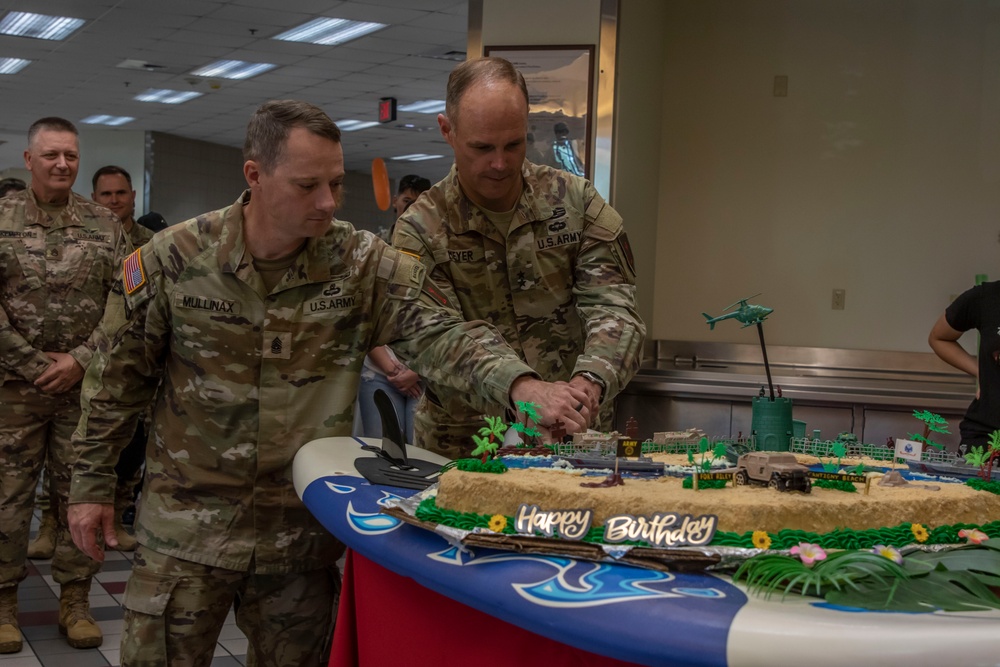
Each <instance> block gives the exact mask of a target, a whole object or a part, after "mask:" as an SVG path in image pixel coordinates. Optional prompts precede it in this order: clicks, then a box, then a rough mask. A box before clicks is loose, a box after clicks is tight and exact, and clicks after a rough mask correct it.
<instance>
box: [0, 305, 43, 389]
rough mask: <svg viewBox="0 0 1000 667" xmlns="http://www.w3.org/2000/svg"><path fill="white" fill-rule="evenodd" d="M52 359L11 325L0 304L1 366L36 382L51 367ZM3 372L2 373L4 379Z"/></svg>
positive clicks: (8, 371) (0, 378)
mask: <svg viewBox="0 0 1000 667" xmlns="http://www.w3.org/2000/svg"><path fill="white" fill-rule="evenodd" d="M51 363H52V360H51V359H49V357H48V356H46V354H45V353H44V352H42V351H41V350H38V349H35V348H34V347H32V346H31V344H30V343H28V341H27V340H25V338H24V336H22V335H21V334H20V333H18V331H17V330H16V329H15V328H14V327H13V326H12V325H11V323H10V318H9V317H8V316H7V311H5V310H4V309H3V306H0V368H3V370H5V371H6V372H7V373H12V374H14V375H18V376H20V377H23V378H24V379H25V380H28V381H29V382H34V381H35V380H37V379H38V376H39V375H41V374H42V372H44V371H45V369H46V368H48V367H49V364H51ZM2 378H3V374H0V381H2Z"/></svg>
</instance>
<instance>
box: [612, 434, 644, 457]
mask: <svg viewBox="0 0 1000 667" xmlns="http://www.w3.org/2000/svg"><path fill="white" fill-rule="evenodd" d="M617 455H618V456H623V457H626V458H630V457H633V456H634V457H639V456H642V444H641V443H640V442H639V441H638V440H636V439H635V438H618V454H617Z"/></svg>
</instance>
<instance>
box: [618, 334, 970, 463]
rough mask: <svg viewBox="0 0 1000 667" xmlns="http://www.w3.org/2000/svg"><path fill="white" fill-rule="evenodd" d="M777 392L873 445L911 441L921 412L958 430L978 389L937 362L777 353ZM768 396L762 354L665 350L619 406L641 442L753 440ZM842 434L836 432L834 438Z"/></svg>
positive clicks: (802, 411) (671, 344)
mask: <svg viewBox="0 0 1000 667" xmlns="http://www.w3.org/2000/svg"><path fill="white" fill-rule="evenodd" d="M767 352H768V361H769V363H770V367H771V376H772V378H771V379H772V383H773V384H774V386H775V391H777V388H778V387H780V390H781V394H782V395H783V396H785V397H786V398H791V399H793V401H794V404H795V412H794V417H795V418H796V419H799V420H803V421H805V422H806V424H807V426H806V427H807V429H809V430H812V429H814V428H819V429H821V431H823V435H824V437H825V436H827V435H829V436H831V437H832V436H835V435H836V434H837V433H839V432H840V431H851V432H853V433H855V434H856V435H857V436H858V437H859V438H862V440H864V441H865V442H873V443H877V444H881V443H883V442H885V439H886V438H888V437H906V435H907V434H908V433H912V432H914V431H916V430H917V429H918V428H919V427H921V424H920V423H919V422H917V421H916V420H915V419H914V418H913V417H912V412H913V410H918V409H919V410H930V411H932V412H937V413H938V414H941V415H942V416H944V417H945V418H946V419H948V420H949V422H950V426H951V431H952V434H951V436H950V437H949V436H942V437H941V438H939V439H938V441H939V442H943V443H945V444H948V445H950V446H957V444H958V435H957V433H958V422H959V421H960V420H961V417H962V415H963V414H964V412H965V409H966V408H967V407H968V405H969V402H970V401H971V400H972V398H973V397H974V395H975V382H974V380H973V379H972V378H971V377H969V376H967V375H965V374H964V373H961V372H960V371H958V370H957V369H954V368H952V367H951V366H948V365H947V364H945V363H944V362H942V361H941V360H940V359H938V358H937V357H936V356H935V355H934V354H933V353H930V352H928V353H918V352H881V351H871V350H842V349H833V348H813V347H788V346H769V347H768V349H767ZM762 388H763V389H764V391H765V392H766V391H767V377H766V373H765V371H764V363H763V358H762V355H761V350H760V346H758V345H747V344H732V343H696V342H687V341H656V342H655V343H654V345H653V355H652V358H647V361H646V363H645V364H644V365H643V367H642V369H641V370H640V372H639V373H638V375H636V377H635V378H634V379H633V380H632V382H631V383H630V384H629V386H628V387H626V389H625V391H624V392H622V394H621V395H620V396H619V399H618V411H617V424H618V426H619V430H621V428H622V427H623V426H624V422H625V420H627V419H628V418H629V417H632V416H634V417H636V419H637V420H638V422H639V428H640V436H642V437H646V435H647V434H651V433H652V432H653V431H661V430H679V429H684V428H688V427H693V426H697V427H700V428H702V429H704V430H705V431H706V432H707V433H709V434H711V435H731V436H735V435H738V434H739V432H742V433H744V434H746V433H749V429H750V398H751V397H753V396H756V395H757V394H758V393H759V392H760V391H761V389H762ZM833 430H835V431H836V432H831V431H833Z"/></svg>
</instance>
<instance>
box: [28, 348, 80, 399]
mask: <svg viewBox="0 0 1000 667" xmlns="http://www.w3.org/2000/svg"><path fill="white" fill-rule="evenodd" d="M45 354H46V355H47V356H48V357H49V358H50V359H52V363H51V364H49V367H48V368H46V369H45V370H44V371H42V374H41V375H39V376H38V379H37V380H35V386H36V387H38V388H39V389H41V390H42V391H44V392H46V393H49V394H61V393H63V392H66V391H69V390H70V389H72V388H73V387H75V386H76V383H78V382H79V381H80V380H82V379H83V366H81V365H80V364H79V363H77V361H76V359H74V358H73V356H72V355H69V354H66V353H65V352H46V353H45Z"/></svg>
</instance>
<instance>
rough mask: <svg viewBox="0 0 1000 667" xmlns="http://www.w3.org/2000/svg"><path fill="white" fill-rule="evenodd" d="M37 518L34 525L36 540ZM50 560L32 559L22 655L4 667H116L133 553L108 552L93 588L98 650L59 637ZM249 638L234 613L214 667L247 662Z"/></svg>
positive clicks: (22, 592)
mask: <svg viewBox="0 0 1000 667" xmlns="http://www.w3.org/2000/svg"><path fill="white" fill-rule="evenodd" d="M37 529H38V517H37V516H36V517H35V520H34V521H33V522H32V532H31V535H32V538H33V537H34V535H35V531H36V530H37ZM50 569H51V561H48V560H34V561H28V577H27V579H25V580H24V581H22V582H21V585H20V587H19V588H18V591H17V600H18V611H19V612H20V613H19V616H18V622H19V623H20V625H21V634H23V635H24V640H25V641H24V648H23V649H21V651H20V652H19V653H8V654H6V655H0V667H104V666H106V665H118V664H119V661H118V653H119V642H120V640H121V633H122V607H121V598H122V593H123V592H124V590H125V581H126V580H127V579H128V575H129V571H130V570H131V569H132V554H131V553H128V552H119V551H109V552H107V553H106V554H105V561H104V566H103V567H102V568H101V572H100V573H99V574H98V575H97V576H96V577H95V578H94V581H93V583H92V585H91V587H90V611H91V614H93V616H94V619H95V620H96V621H97V623H98V625H100V626H101V630H102V631H103V632H104V644H103V645H101V646H100V647H99V648H87V649H76V648H72V647H70V645H69V644H67V643H66V639H65V638H64V637H63V636H62V635H60V634H59V625H58V622H59V585H58V584H56V583H55V582H54V581H53V580H52V576H51V574H50ZM246 652H247V639H246V637H245V636H244V635H243V633H242V632H241V631H240V629H239V628H237V627H236V620H235V618H234V617H233V614H232V612H230V614H229V617H228V618H227V619H226V625H225V627H223V628H222V633H221V634H220V635H219V643H218V645H217V646H216V648H215V658H214V659H213V660H212V667H238V666H242V665H243V664H245V661H246Z"/></svg>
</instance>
